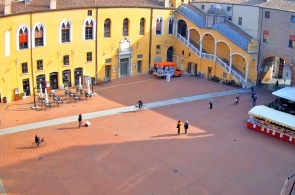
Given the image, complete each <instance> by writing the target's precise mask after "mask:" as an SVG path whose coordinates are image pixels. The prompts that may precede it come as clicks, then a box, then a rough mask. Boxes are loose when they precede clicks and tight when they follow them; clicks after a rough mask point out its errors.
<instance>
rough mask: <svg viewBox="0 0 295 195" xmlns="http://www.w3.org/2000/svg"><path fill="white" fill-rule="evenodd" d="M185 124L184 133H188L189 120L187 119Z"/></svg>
mask: <svg viewBox="0 0 295 195" xmlns="http://www.w3.org/2000/svg"><path fill="white" fill-rule="evenodd" d="M183 126H184V133H185V134H187V130H188V126H189V125H188V121H187V120H186V121H185V123H184V124H183Z"/></svg>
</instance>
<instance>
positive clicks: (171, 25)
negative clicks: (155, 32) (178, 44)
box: [168, 18, 174, 34]
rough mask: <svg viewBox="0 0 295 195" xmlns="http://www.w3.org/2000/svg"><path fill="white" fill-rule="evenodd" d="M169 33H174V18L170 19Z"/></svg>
mask: <svg viewBox="0 0 295 195" xmlns="http://www.w3.org/2000/svg"><path fill="white" fill-rule="evenodd" d="M168 34H174V18H170V19H169V24H168Z"/></svg>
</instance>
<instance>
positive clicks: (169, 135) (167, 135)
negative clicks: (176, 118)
mask: <svg viewBox="0 0 295 195" xmlns="http://www.w3.org/2000/svg"><path fill="white" fill-rule="evenodd" d="M173 136H179V135H178V134H177V133H171V134H162V135H155V136H152V137H150V138H159V137H173Z"/></svg>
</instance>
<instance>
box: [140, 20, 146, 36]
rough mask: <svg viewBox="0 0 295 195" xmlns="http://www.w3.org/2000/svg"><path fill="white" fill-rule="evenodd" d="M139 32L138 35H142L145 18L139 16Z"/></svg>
mask: <svg viewBox="0 0 295 195" xmlns="http://www.w3.org/2000/svg"><path fill="white" fill-rule="evenodd" d="M139 26H140V27H139V34H140V35H144V30H145V29H144V28H145V19H144V18H141V19H140V24H139Z"/></svg>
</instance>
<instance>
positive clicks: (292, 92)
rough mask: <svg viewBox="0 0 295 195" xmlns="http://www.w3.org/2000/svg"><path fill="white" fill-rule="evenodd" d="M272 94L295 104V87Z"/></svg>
mask: <svg viewBox="0 0 295 195" xmlns="http://www.w3.org/2000/svg"><path fill="white" fill-rule="evenodd" d="M272 94H273V95H275V96H278V97H281V98H284V99H287V100H291V101H293V102H295V87H285V88H282V89H279V90H277V91H274V92H272Z"/></svg>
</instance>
